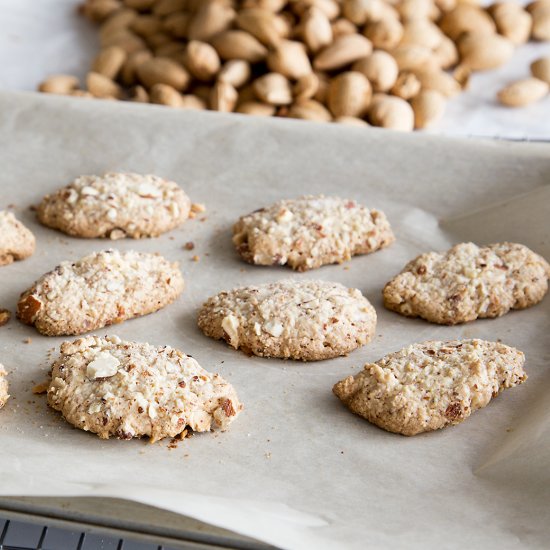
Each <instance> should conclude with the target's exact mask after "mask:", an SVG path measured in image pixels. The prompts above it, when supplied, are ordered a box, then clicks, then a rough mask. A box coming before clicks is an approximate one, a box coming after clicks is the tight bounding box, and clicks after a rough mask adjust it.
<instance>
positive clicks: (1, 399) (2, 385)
mask: <svg viewBox="0 0 550 550" xmlns="http://www.w3.org/2000/svg"><path fill="white" fill-rule="evenodd" d="M7 375H8V373H7V372H6V369H5V368H4V365H2V363H0V409H1V408H2V407H3V406H4V405H5V404H6V401H7V400H8V398H9V395H8V381H7V379H6V376H7Z"/></svg>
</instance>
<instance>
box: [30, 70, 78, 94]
mask: <svg viewBox="0 0 550 550" xmlns="http://www.w3.org/2000/svg"><path fill="white" fill-rule="evenodd" d="M76 88H78V78H76V76H70V75H67V74H57V75H53V76H49V77H48V78H46V80H44V82H42V83H41V84H40V85H39V86H38V90H39V91H40V92H44V93H47V94H61V95H66V94H69V93H70V92H72V91H73V90H75V89H76Z"/></svg>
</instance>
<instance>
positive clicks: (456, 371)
mask: <svg viewBox="0 0 550 550" xmlns="http://www.w3.org/2000/svg"><path fill="white" fill-rule="evenodd" d="M524 361H525V358H524V355H523V353H522V352H521V351H518V350H517V349H515V348H512V347H509V346H505V345H504V344H500V343H497V342H487V341H484V340H454V341H449V342H436V341H433V342H423V343H421V344H414V345H411V346H409V347H408V348H404V349H402V350H401V351H398V352H396V353H390V354H389V355H386V357H384V358H383V359H381V360H380V361H377V362H376V363H368V364H366V365H365V368H364V370H363V371H362V372H360V373H359V374H358V375H356V376H349V377H348V378H346V379H344V380H342V381H340V382H338V383H337V384H336V385H335V386H334V388H333V391H334V393H335V394H336V395H337V396H338V397H339V398H340V399H341V400H342V402H343V403H344V404H345V405H346V406H347V407H349V408H350V409H351V410H352V411H353V412H354V413H356V414H358V415H360V416H362V417H364V418H366V419H367V420H369V421H370V422H372V423H373V424H376V425H377V426H380V427H381V428H383V429H385V430H388V431H390V432H395V433H400V434H403V435H416V434H419V433H421V432H428V431H432V430H437V429H439V428H444V427H445V426H448V425H449V424H458V423H460V422H462V421H463V420H465V419H466V418H468V416H470V415H471V414H472V412H473V411H475V410H477V409H481V408H482V407H485V406H486V405H487V404H488V403H489V401H490V400H491V398H493V397H496V396H497V395H498V394H499V393H500V392H501V391H502V390H504V389H506V388H512V387H514V386H517V385H518V384H521V383H522V382H524V381H525V380H526V378H527V375H526V374H525V371H524V370H523V364H524Z"/></svg>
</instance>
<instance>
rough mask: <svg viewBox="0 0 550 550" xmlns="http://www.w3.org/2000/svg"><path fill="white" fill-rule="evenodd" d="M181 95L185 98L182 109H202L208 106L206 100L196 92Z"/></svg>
mask: <svg viewBox="0 0 550 550" xmlns="http://www.w3.org/2000/svg"><path fill="white" fill-rule="evenodd" d="M181 97H182V100H183V105H182V107H181V108H182V109H193V110H196V111H202V110H204V109H206V107H207V105H206V101H205V100H204V99H202V98H201V97H199V96H197V95H195V94H183V95H182V96H181Z"/></svg>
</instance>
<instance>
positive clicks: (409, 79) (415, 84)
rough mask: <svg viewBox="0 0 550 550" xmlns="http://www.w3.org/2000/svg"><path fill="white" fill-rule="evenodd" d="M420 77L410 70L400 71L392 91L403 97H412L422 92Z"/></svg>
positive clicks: (393, 93)
mask: <svg viewBox="0 0 550 550" xmlns="http://www.w3.org/2000/svg"><path fill="white" fill-rule="evenodd" d="M421 87H422V85H421V84H420V80H419V78H418V77H417V76H416V75H415V74H414V73H412V72H410V71H403V72H402V73H399V76H398V77H397V80H396V81H395V84H394V85H393V86H392V87H391V90H390V93H391V94H392V95H395V96H397V97H400V98H401V99H407V100H408V99H411V98H413V97H414V96H416V95H417V94H418V92H420V88H421Z"/></svg>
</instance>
